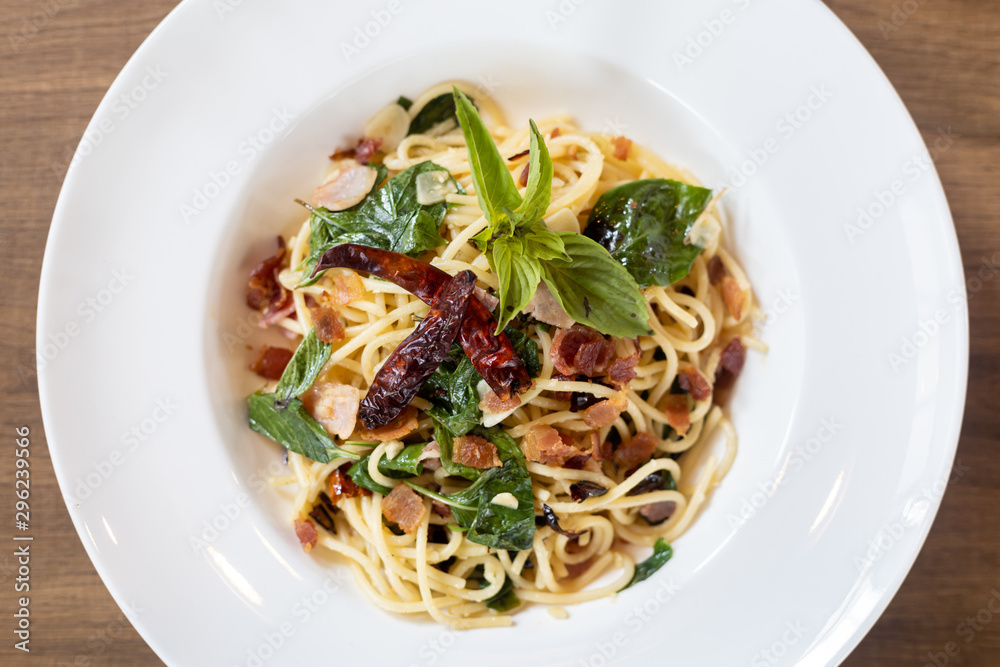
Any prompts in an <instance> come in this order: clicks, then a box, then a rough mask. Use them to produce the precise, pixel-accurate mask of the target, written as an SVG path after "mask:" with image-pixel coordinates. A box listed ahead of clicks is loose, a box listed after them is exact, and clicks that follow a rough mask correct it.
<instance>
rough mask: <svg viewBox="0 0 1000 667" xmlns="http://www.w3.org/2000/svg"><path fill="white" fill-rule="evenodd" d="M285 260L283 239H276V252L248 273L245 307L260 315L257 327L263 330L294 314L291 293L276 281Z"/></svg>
mask: <svg viewBox="0 0 1000 667" xmlns="http://www.w3.org/2000/svg"><path fill="white" fill-rule="evenodd" d="M284 259H285V239H283V238H281V237H280V236H279V237H278V252H276V253H275V254H274V255H272V256H270V257H268V258H267V259H265V260H264V261H263V262H261V263H260V264H258V265H257V267H256V268H255V269H254V270H253V271H252V272H251V273H250V280H249V282H247V293H246V303H247V306H249V307H250V308H252V309H253V310H256V311H257V312H259V313H260V314H261V319H260V322H259V323H258V325H259V326H260V327H261V328H262V329H263V328H266V327H269V326H270V325H272V324H275V323H276V322H280V321H281V320H283V319H284V318H286V317H288V316H289V315H291V314H292V313H293V312H295V302H294V301H293V300H292V293H291V292H290V291H288V290H287V289H285V287H284V286H283V285H282V284H281V281H279V280H278V273H279V272H280V271H281V264H282V262H283V261H284Z"/></svg>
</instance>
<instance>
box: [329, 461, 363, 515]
mask: <svg viewBox="0 0 1000 667" xmlns="http://www.w3.org/2000/svg"><path fill="white" fill-rule="evenodd" d="M350 467H351V464H350V463H345V464H344V465H342V466H340V467H339V468H337V469H336V470H334V471H333V472H331V473H330V476H329V477H327V478H326V482H327V485H328V486H329V488H330V502H332V503H333V504H334V505H336V504H337V503H339V502H340V501H341V499H342V498H357V497H358V496H370V495H371V491H369V490H368V489H366V488H363V487H360V486H358V485H357V484H355V483H354V480H353V479H351V477H350V476H349V475H348V474H347V471H348V469H349V468H350Z"/></svg>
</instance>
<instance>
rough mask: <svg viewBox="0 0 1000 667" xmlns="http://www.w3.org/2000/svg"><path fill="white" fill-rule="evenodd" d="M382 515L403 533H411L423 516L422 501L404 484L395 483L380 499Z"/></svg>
mask: <svg viewBox="0 0 1000 667" xmlns="http://www.w3.org/2000/svg"><path fill="white" fill-rule="evenodd" d="M382 516H384V517H385V518H386V519H387V520H388V521H391V522H392V523H394V524H396V525H397V526H399V527H400V529H401V530H402V531H403V532H404V533H412V532H413V531H415V530H416V529H417V528H418V527H419V526H420V521H421V520H422V519H423V518H424V501H423V500H421V499H420V496H419V495H417V492H416V491H414V490H413V489H411V488H410V487H408V486H406V485H405V484H397V485H396V486H394V487H393V489H392V491H390V492H389V495H387V496H386V497H385V498H384V499H383V500H382Z"/></svg>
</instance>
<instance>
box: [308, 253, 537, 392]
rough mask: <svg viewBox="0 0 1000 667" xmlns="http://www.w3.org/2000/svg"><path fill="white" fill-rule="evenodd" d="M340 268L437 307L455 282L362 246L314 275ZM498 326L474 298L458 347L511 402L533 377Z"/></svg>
mask: <svg viewBox="0 0 1000 667" xmlns="http://www.w3.org/2000/svg"><path fill="white" fill-rule="evenodd" d="M334 267H343V268H348V269H353V270H355V271H364V272H365V273H371V274H373V275H376V276H378V277H379V278H383V279H385V280H388V281H390V282H392V283H395V284H396V285H399V286H400V287H402V288H403V289H405V290H406V291H408V292H411V293H412V294H413V295H414V296H416V297H417V298H419V299H420V300H422V301H423V302H424V303H427V304H431V305H433V304H434V302H435V301H436V300H437V297H438V294H439V293H440V292H441V290H443V289H444V286H445V285H446V284H447V283H448V280H449V278H450V276H449V275H448V274H447V273H445V272H444V271H442V270H441V269H438V268H437V267H434V266H431V265H430V264H428V263H427V262H421V261H420V260H418V259H413V258H412V257H407V256H406V255H402V254H400V253H397V252H391V251H389V250H379V249H378V248H369V247H367V246H363V245H358V244H356V243H344V244H342V245H339V246H336V247H334V248H331V249H330V250H327V251H326V253H324V254H323V257H321V258H320V261H319V263H318V264H317V265H316V270H315V271H313V275H315V274H316V273H317V272H319V271H325V270H326V269H332V268H334ZM496 326H497V323H496V320H495V319H493V315H492V314H491V313H490V311H489V310H487V309H486V306H484V305H483V304H481V303H480V302H479V300H478V299H471V300H470V301H469V308H468V309H467V310H466V311H465V320H464V321H463V322H462V328H461V330H460V331H459V333H458V342H459V344H460V345H461V346H462V350H463V351H465V355H466V356H467V357H469V361H471V362H472V366H473V367H474V368H475V369H476V371H478V372H479V374H480V375H481V376H483V379H484V380H486V384H488V385H489V386H490V389H492V390H493V392H494V393H495V394H496V395H497V396H498V397H499V398H500V400H507V399H509V398H510V397H511V396H514V395H515V394H520V393H522V392H525V391H527V390H528V389H529V388H530V387H531V377H530V376H529V375H528V370H527V369H526V368H525V367H524V362H523V361H521V358H520V357H519V356H517V353H516V352H514V346H513V345H511V343H510V339H509V338H507V336H506V334H504V333H502V332H501V333H500V335H499V336H494V335H493V331H494V330H496Z"/></svg>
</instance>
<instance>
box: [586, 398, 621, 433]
mask: <svg viewBox="0 0 1000 667" xmlns="http://www.w3.org/2000/svg"><path fill="white" fill-rule="evenodd" d="M627 409H628V399H627V398H625V397H624V396H621V395H619V396H615V397H614V398H607V399H605V400H603V401H601V402H600V403H595V404H594V405H591V406H590V407H589V408H587V409H586V410H584V411H583V421H584V423H586V424H587V426H589V427H590V428H603V427H605V426H610V425H611V424H614V423H615V420H616V419H618V415H620V414H621V413H623V412H625V410H627Z"/></svg>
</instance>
